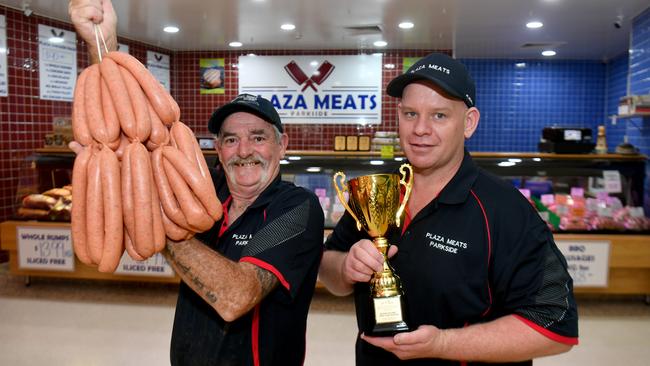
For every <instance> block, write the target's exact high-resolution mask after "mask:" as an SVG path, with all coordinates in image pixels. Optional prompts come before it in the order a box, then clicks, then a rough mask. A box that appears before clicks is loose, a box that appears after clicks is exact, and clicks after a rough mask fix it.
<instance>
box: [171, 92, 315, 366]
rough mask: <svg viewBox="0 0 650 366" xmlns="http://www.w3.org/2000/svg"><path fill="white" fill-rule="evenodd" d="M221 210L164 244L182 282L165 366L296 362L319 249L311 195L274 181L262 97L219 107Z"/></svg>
mask: <svg viewBox="0 0 650 366" xmlns="http://www.w3.org/2000/svg"><path fill="white" fill-rule="evenodd" d="M208 129H209V130H210V131H211V132H212V133H214V134H216V145H215V147H216V150H217V152H218V153H219V161H220V162H221V174H214V175H213V180H214V182H215V186H216V188H217V192H218V196H219V199H220V200H221V202H224V217H223V219H222V220H221V221H219V222H217V223H216V224H215V226H214V227H213V228H212V229H211V230H209V231H208V232H205V233H203V234H199V235H197V237H196V238H195V239H191V240H188V241H184V242H178V243H175V242H168V244H167V249H168V252H169V255H168V258H169V259H170V263H171V264H172V266H173V267H174V269H175V270H176V271H177V272H178V273H179V275H180V276H181V278H182V279H183V282H182V283H181V288H180V293H179V297H178V303H177V306H176V317H175V320H174V329H173V333H172V344H171V361H172V362H171V363H172V365H208V364H210V365H301V364H302V362H303V360H304V356H305V331H306V323H307V312H308V310H309V305H310V303H311V299H312V295H313V292H314V287H315V282H316V275H317V271H318V263H319V261H320V257H321V253H322V240H323V239H322V238H323V211H322V210H321V208H320V205H319V203H318V199H317V198H316V196H315V195H314V194H313V193H312V192H310V191H307V190H305V189H303V188H299V187H296V186H294V185H293V184H291V183H287V182H283V181H281V180H280V159H282V157H283V156H284V153H285V150H286V147H287V143H288V137H287V135H286V134H285V133H284V132H283V128H282V123H281V121H280V117H279V116H278V113H277V112H276V110H275V109H274V108H273V105H272V104H271V102H269V101H268V100H266V99H264V98H261V97H256V96H253V95H249V94H242V95H239V96H237V97H236V98H235V99H234V100H232V101H231V102H230V103H228V104H226V105H224V106H222V107H221V108H219V109H217V110H216V111H215V112H214V113H213V115H212V117H211V118H210V121H209V124H208Z"/></svg>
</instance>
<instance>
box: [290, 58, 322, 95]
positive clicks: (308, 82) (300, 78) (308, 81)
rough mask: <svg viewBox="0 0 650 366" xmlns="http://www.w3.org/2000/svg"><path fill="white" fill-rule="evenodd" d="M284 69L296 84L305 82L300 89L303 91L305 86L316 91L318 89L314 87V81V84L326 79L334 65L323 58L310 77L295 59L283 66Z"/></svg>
mask: <svg viewBox="0 0 650 366" xmlns="http://www.w3.org/2000/svg"><path fill="white" fill-rule="evenodd" d="M284 69H285V70H286V72H287V74H289V76H291V78H292V79H293V81H295V82H296V83H297V84H298V85H302V84H305V86H304V87H303V88H302V90H301V91H305V89H307V87H311V88H312V89H313V90H314V91H318V89H316V87H315V86H314V83H316V85H320V84H321V83H322V82H323V81H325V79H327V78H328V77H329V76H330V74H331V73H332V70H334V65H332V64H331V63H330V62H329V61H327V60H325V61H323V63H322V64H320V66H319V67H318V69H317V70H316V71H315V72H314V73H313V74H312V76H310V77H307V75H305V73H304V71H302V69H301V68H300V66H298V64H297V63H296V61H291V62H289V63H288V64H286V65H285V66H284Z"/></svg>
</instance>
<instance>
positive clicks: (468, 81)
mask: <svg viewBox="0 0 650 366" xmlns="http://www.w3.org/2000/svg"><path fill="white" fill-rule="evenodd" d="M416 80H429V81H431V82H433V83H434V84H436V85H438V86H439V87H440V88H442V90H444V91H445V92H447V94H449V95H450V96H452V97H455V98H458V99H460V100H462V101H463V102H465V104H466V105H467V106H468V107H474V105H475V100H476V86H475V85H474V80H472V77H471V76H469V73H468V72H467V69H466V68H465V66H463V64H461V63H460V62H458V61H456V60H454V59H453V58H451V57H449V56H447V55H445V54H442V53H431V54H429V55H427V56H425V57H423V58H421V59H420V60H418V62H416V63H415V64H413V66H411V67H409V69H408V70H407V71H406V72H405V73H403V74H402V75H400V76H398V77H396V78H395V79H393V80H392V81H391V82H390V83H388V86H387V87H386V93H388V95H391V96H393V97H397V98H400V97H402V92H403V91H404V88H405V87H406V86H407V85H408V84H410V83H412V82H414V81H416Z"/></svg>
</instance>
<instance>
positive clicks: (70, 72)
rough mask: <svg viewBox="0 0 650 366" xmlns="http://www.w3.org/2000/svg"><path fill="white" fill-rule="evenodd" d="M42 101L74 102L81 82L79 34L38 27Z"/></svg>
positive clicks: (45, 26)
mask: <svg viewBox="0 0 650 366" xmlns="http://www.w3.org/2000/svg"><path fill="white" fill-rule="evenodd" d="M38 71H39V84H40V85H39V86H40V98H41V99H45V100H64V101H70V102H71V101H72V95H73V94H74V85H75V83H76V81H77V35H76V33H75V32H73V31H66V30H64V29H59V28H54V27H50V26H47V25H42V24H39V25H38Z"/></svg>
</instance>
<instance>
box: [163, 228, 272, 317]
mask: <svg viewBox="0 0 650 366" xmlns="http://www.w3.org/2000/svg"><path fill="white" fill-rule="evenodd" d="M164 254H165V257H166V258H167V260H168V262H169V263H170V265H171V266H172V267H173V268H174V271H176V273H177V274H178V275H179V276H180V277H181V278H182V279H183V281H184V282H185V283H186V284H187V285H188V286H190V287H191V288H192V289H193V290H194V291H195V292H196V293H197V294H199V295H200V296H201V297H202V298H203V299H204V300H205V301H206V302H207V303H209V304H210V305H211V306H212V307H213V308H214V309H215V310H216V311H217V312H218V313H219V315H221V317H222V318H223V319H224V320H226V321H232V320H235V319H237V318H239V317H240V316H241V315H243V314H245V313H246V312H248V311H249V310H250V309H251V308H252V307H253V306H255V305H256V304H257V303H258V302H259V301H260V300H261V297H262V288H261V285H260V283H259V281H258V279H257V277H256V273H255V266H254V265H252V264H250V263H238V262H233V261H231V260H229V259H228V258H225V257H224V256H222V255H221V254H219V253H217V252H215V251H213V250H212V249H210V248H208V247H207V246H205V245H204V244H203V243H201V242H199V241H198V240H196V239H190V240H187V241H183V242H171V241H168V242H167V247H166V249H165V251H164Z"/></svg>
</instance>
